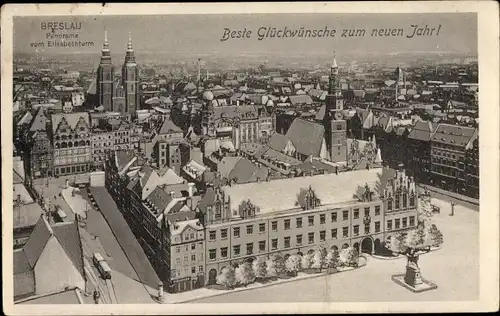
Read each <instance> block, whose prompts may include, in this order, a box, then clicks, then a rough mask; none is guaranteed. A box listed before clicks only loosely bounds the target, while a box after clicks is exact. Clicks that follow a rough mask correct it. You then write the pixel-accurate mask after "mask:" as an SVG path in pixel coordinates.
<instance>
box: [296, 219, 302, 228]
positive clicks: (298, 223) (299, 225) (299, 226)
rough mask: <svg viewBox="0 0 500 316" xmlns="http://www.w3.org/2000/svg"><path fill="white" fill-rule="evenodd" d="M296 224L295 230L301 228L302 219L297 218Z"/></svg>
mask: <svg viewBox="0 0 500 316" xmlns="http://www.w3.org/2000/svg"><path fill="white" fill-rule="evenodd" d="M296 222H297V228H301V227H302V217H299V218H297V219H296Z"/></svg>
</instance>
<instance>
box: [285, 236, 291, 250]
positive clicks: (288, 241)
mask: <svg viewBox="0 0 500 316" xmlns="http://www.w3.org/2000/svg"><path fill="white" fill-rule="evenodd" d="M285 248H290V237H285Z"/></svg>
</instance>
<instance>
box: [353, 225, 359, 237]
mask: <svg viewBox="0 0 500 316" xmlns="http://www.w3.org/2000/svg"><path fill="white" fill-rule="evenodd" d="M352 228H353V230H352V233H353V234H354V236H358V235H359V225H354V226H353V227H352Z"/></svg>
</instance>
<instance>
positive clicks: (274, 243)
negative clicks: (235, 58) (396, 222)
mask: <svg viewBox="0 0 500 316" xmlns="http://www.w3.org/2000/svg"><path fill="white" fill-rule="evenodd" d="M413 221H414V217H413ZM410 222H411V219H410ZM364 229H365V230H364V232H365V234H369V233H370V224H369V223H367V224H365V225H364ZM375 232H377V233H378V232H380V222H379V221H377V222H375ZM353 235H354V236H357V235H359V225H354V226H353ZM303 236H304V235H303V234H298V235H296V236H295V244H296V246H302V245H303V242H304V241H303ZM348 237H349V227H348V226H345V227H342V238H348ZM337 238H338V229H337V228H333V229H331V230H330V239H337ZM326 239H327V234H326V230H322V231H320V232H319V241H320V242H323V241H326ZM315 242H316V241H315V233H314V232H309V233H307V244H308V245H313V244H314V243H315ZM290 247H291V237H290V236H287V237H284V238H283V248H285V249H286V248H290ZM277 249H278V238H273V239H271V250H277ZM241 250H242V246H241V245H234V246H233V256H235V257H237V256H240V255H241ZM258 252H259V253H263V252H266V241H265V240H261V241H259V242H258ZM245 254H246V255H253V254H254V243H253V242H250V243H247V244H246V245H245ZM227 257H228V247H222V248H220V258H221V259H226V258H227ZM208 258H209V259H210V260H216V259H217V249H210V250H209V251H208Z"/></svg>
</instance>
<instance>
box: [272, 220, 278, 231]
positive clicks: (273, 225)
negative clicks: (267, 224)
mask: <svg viewBox="0 0 500 316" xmlns="http://www.w3.org/2000/svg"><path fill="white" fill-rule="evenodd" d="M271 229H272V230H273V231H277V230H278V222H277V221H274V222H271Z"/></svg>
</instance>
